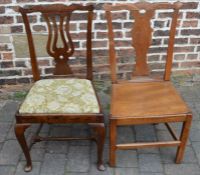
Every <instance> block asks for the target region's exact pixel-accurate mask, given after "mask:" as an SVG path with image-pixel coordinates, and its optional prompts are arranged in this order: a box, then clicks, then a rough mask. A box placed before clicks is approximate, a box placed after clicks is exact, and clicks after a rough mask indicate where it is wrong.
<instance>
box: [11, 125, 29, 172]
mask: <svg viewBox="0 0 200 175" xmlns="http://www.w3.org/2000/svg"><path fill="white" fill-rule="evenodd" d="M29 126H30V124H15V135H16V137H17V140H18V142H19V144H20V145H21V148H22V150H23V153H24V155H25V158H26V166H25V168H24V171H26V172H29V171H31V169H32V162H31V157H30V153H29V148H28V146H27V143H26V139H25V136H24V132H25V130H26V129H27V128H28V127H29Z"/></svg>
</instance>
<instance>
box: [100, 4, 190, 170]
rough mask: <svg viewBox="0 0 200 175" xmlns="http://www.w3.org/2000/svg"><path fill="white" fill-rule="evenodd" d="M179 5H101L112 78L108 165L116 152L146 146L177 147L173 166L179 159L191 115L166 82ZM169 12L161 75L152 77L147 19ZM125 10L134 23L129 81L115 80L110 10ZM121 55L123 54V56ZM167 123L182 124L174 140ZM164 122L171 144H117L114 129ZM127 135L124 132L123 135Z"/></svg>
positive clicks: (150, 33)
mask: <svg viewBox="0 0 200 175" xmlns="http://www.w3.org/2000/svg"><path fill="white" fill-rule="evenodd" d="M181 6H182V3H180V2H176V3H173V4H170V3H148V2H138V3H132V4H126V3H123V4H116V5H105V6H104V9H105V11H106V18H107V23H108V36H109V57H110V67H111V79H112V93H111V112H110V165H111V166H115V164H116V154H115V153H116V151H117V150H119V149H120V150H127V149H135V148H147V147H167V146H177V147H178V149H177V154H176V163H180V162H181V160H182V159H183V155H184V150H185V146H186V142H187V139H188V135H189V129H190V125H191V121H192V114H191V111H190V109H189V108H188V107H187V105H186V104H185V102H184V101H183V100H182V98H181V97H180V96H179V94H178V93H177V91H176V89H175V88H174V86H173V84H172V83H171V82H170V73H171V67H172V61H173V50H174V40H175V33H176V25H177V18H178V15H179V9H180V8H181ZM157 9H159V10H161V9H162V10H164V9H167V10H169V9H171V10H172V19H171V24H170V32H169V41H168V48H167V57H166V65H165V71H164V75H163V76H161V77H162V78H160V79H159V78H155V77H153V76H152V74H151V72H150V69H149V67H148V64H147V53H148V49H149V47H150V45H151V42H152V32H153V29H152V28H151V19H152V18H153V16H154V14H155V12H156V10H157ZM121 10H128V11H130V15H132V18H131V19H133V20H134V23H133V28H132V30H131V37H132V46H133V48H134V50H135V53H136V58H135V68H134V69H133V72H132V75H131V78H130V80H119V78H117V56H116V51H115V50H116V48H115V40H114V32H113V25H112V24H113V18H112V17H113V13H114V11H118V12H119V11H121ZM124 56H125V55H124ZM171 122H182V123H183V127H182V132H181V134H180V137H178V136H177V135H176V133H175V131H174V130H173V128H172V127H171V126H170V124H169V123H171ZM158 123H164V124H165V125H166V127H167V129H168V130H169V132H170V133H171V135H172V138H173V139H174V140H173V141H156V142H136V143H126V144H124V143H123V144H122V143H117V141H116V140H117V127H118V126H122V125H139V124H158ZM124 134H128V133H124Z"/></svg>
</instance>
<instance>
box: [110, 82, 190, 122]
mask: <svg viewBox="0 0 200 175" xmlns="http://www.w3.org/2000/svg"><path fill="white" fill-rule="evenodd" d="M111 104H112V106H111V114H112V117H113V118H124V117H144V116H165V115H173V114H174V115H176V114H185V113H188V112H190V110H189V108H188V107H187V105H186V104H185V102H184V101H183V100H182V98H181V97H180V95H179V94H178V93H177V91H176V89H175V88H174V87H173V85H172V84H171V83H170V82H144V83H141V82H140V83H121V84H114V85H113V88H112V101H111Z"/></svg>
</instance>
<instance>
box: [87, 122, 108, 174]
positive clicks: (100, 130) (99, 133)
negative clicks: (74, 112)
mask: <svg viewBox="0 0 200 175" xmlns="http://www.w3.org/2000/svg"><path fill="white" fill-rule="evenodd" d="M90 126H91V128H92V130H93V131H94V134H95V140H96V143H97V155H98V160H97V167H98V170H100V171H104V170H105V166H104V164H103V148H104V142H105V133H106V132H105V125H104V123H96V124H91V125H90Z"/></svg>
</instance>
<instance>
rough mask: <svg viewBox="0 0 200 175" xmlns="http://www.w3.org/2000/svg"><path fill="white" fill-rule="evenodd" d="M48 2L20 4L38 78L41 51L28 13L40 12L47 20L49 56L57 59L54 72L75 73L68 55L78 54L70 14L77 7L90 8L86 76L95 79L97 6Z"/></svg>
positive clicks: (33, 66) (34, 70)
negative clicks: (39, 52)
mask: <svg viewBox="0 0 200 175" xmlns="http://www.w3.org/2000/svg"><path fill="white" fill-rule="evenodd" d="M45 7H46V6H42V5H38V6H33V7H30V6H27V8H22V7H19V12H20V13H21V14H22V18H23V20H24V24H25V29H26V34H27V39H28V45H29V52H30V58H31V66H32V72H33V79H34V81H37V80H39V79H40V70H39V67H38V62H37V55H36V51H35V45H34V40H33V35H32V31H31V28H30V23H29V19H28V14H30V13H35V12H40V13H42V16H43V18H44V20H45V22H46V24H47V28H48V39H47V44H46V51H47V53H48V54H49V56H51V57H53V58H54V60H55V69H54V72H53V74H54V75H57V76H60V75H67V76H71V75H72V74H73V72H72V70H71V68H70V66H69V65H68V59H69V57H71V56H72V55H73V54H74V50H75V48H74V43H73V41H72V38H71V33H70V18H71V15H72V13H73V12H74V11H76V10H79V11H87V33H86V48H87V49H86V64H87V72H86V78H87V79H89V80H92V77H93V76H92V41H91V40H92V35H91V33H92V32H91V31H92V19H93V6H92V5H88V6H82V5H74V4H73V5H71V6H65V5H63V4H58V5H48V8H45ZM59 38H60V41H61V43H62V45H63V46H62V47H58V46H57V45H58V41H59Z"/></svg>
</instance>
